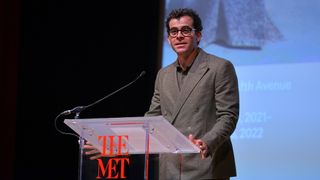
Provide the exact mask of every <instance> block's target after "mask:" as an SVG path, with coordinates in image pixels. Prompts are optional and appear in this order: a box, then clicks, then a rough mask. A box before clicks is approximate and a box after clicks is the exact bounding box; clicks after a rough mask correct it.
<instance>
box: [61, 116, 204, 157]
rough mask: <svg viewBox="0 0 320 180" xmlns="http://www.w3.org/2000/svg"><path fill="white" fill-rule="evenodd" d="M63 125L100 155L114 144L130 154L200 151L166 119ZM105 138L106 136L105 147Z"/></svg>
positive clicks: (100, 120)
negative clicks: (88, 143) (87, 142)
mask: <svg viewBox="0 0 320 180" xmlns="http://www.w3.org/2000/svg"><path fill="white" fill-rule="evenodd" d="M64 123H65V124H66V125H68V126H69V127H70V128H71V129H72V130H74V131H75V132H76V133H77V134H78V135H79V136H81V137H83V138H84V139H86V140H87V141H89V142H90V143H91V144H92V145H93V146H94V147H96V148H97V149H99V150H100V152H102V150H103V148H106V149H107V150H110V142H111V141H112V142H111V144H113V145H112V147H111V149H114V151H115V152H117V151H118V148H120V151H124V152H128V153H129V154H145V153H146V149H147V148H148V153H149V154H160V153H199V152H200V149H199V148H198V147H197V146H195V145H194V144H193V143H192V142H191V141H190V140H189V139H188V138H187V137H186V136H184V135H183V134H182V133H181V132H180V131H178V130H177V129H176V128H175V127H174V126H173V125H172V124H170V123H169V122H168V121H167V120H166V119H164V117H163V116H150V117H122V118H92V119H65V120H64ZM102 136H104V137H107V138H106V141H105V142H106V143H105V144H104V146H103V141H102V140H101V137H102ZM99 137H100V139H98V138H99ZM110 137H112V138H110ZM121 137H122V138H121ZM148 140H149V141H148ZM148 142H149V143H148ZM148 144H149V147H148V146H147V145H148ZM118 145H119V146H118ZM121 147H122V150H121Z"/></svg>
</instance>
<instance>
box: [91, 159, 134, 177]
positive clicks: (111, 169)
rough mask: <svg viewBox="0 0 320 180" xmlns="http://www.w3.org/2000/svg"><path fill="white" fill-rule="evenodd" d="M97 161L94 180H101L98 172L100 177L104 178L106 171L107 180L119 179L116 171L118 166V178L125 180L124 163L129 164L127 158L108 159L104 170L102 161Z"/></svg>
mask: <svg viewBox="0 0 320 180" xmlns="http://www.w3.org/2000/svg"><path fill="white" fill-rule="evenodd" d="M97 160H98V175H97V177H96V179H101V175H100V172H101V173H102V177H105V176H106V172H107V170H108V174H107V179H117V178H118V177H119V172H118V171H117V166H118V164H119V162H120V163H121V164H120V178H121V179H125V178H126V176H125V163H127V164H128V165H129V164H130V160H129V158H110V159H109V160H108V163H107V166H106V168H105V167H104V166H103V161H102V160H101V159H100V158H99V159H97Z"/></svg>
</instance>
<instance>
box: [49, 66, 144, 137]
mask: <svg viewBox="0 0 320 180" xmlns="http://www.w3.org/2000/svg"><path fill="white" fill-rule="evenodd" d="M145 74H146V71H142V72H141V73H140V75H139V76H137V77H136V78H135V79H134V80H133V81H131V82H130V83H128V84H126V85H124V86H122V87H121V88H119V89H117V90H116V91H114V92H112V93H110V94H108V95H106V96H104V97H103V98H101V99H98V100H97V101H95V102H93V103H91V104H89V105H86V106H77V107H75V108H73V109H70V110H66V111H63V112H61V113H60V114H59V115H58V116H56V118H55V123H54V125H55V129H56V130H57V131H59V132H60V133H61V134H66V135H74V136H77V135H75V134H73V133H67V132H63V131H61V130H60V129H59V128H58V127H57V119H58V118H59V117H60V116H66V115H69V114H76V116H75V118H78V117H79V115H80V113H81V112H82V111H84V110H85V109H87V108H90V107H92V106H94V105H96V104H98V103H100V102H101V101H103V100H105V99H107V98H109V97H110V96H112V95H114V94H116V93H117V92H119V91H121V90H123V89H125V88H126V87H128V86H130V85H131V84H133V83H135V82H136V81H137V80H138V79H140V78H141V77H142V76H144V75H145Z"/></svg>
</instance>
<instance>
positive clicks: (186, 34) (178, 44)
mask: <svg viewBox="0 0 320 180" xmlns="http://www.w3.org/2000/svg"><path fill="white" fill-rule="evenodd" d="M192 24H193V20H192V18H191V17H189V16H182V17H181V18H180V19H172V20H170V22H169V27H170V29H169V32H170V33H169V35H168V42H169V44H170V45H171V47H172V49H173V50H174V51H175V52H176V53H177V54H178V55H189V54H190V53H191V52H192V51H193V50H194V49H195V48H197V47H198V42H199V41H200V38H201V33H200V32H196V31H195V30H194V29H193V26H192Z"/></svg>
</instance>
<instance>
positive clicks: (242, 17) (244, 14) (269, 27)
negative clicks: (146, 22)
mask: <svg viewBox="0 0 320 180" xmlns="http://www.w3.org/2000/svg"><path fill="white" fill-rule="evenodd" d="M178 7H188V8H192V9H195V10H196V11H197V12H198V13H199V16H200V17H201V18H202V20H203V22H202V23H203V26H204V29H203V31H202V35H203V38H202V40H201V46H202V47H206V46H207V45H209V44H212V43H214V44H217V45H220V46H224V47H227V48H248V49H261V48H262V47H263V45H264V44H265V43H266V42H267V41H272V42H275V41H278V40H281V39H283V35H282V34H281V33H280V31H279V30H278V28H277V27H276V26H275V25H274V24H273V23H272V21H271V19H270V18H269V16H268V13H267V11H266V8H265V4H264V2H263V1H262V0H260V1H259V0H258V1H257V0H200V1H199V0H198V1H195V0H167V1H166V13H165V16H166V17H167V15H168V14H167V13H168V12H170V11H171V10H172V9H174V8H178Z"/></svg>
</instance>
